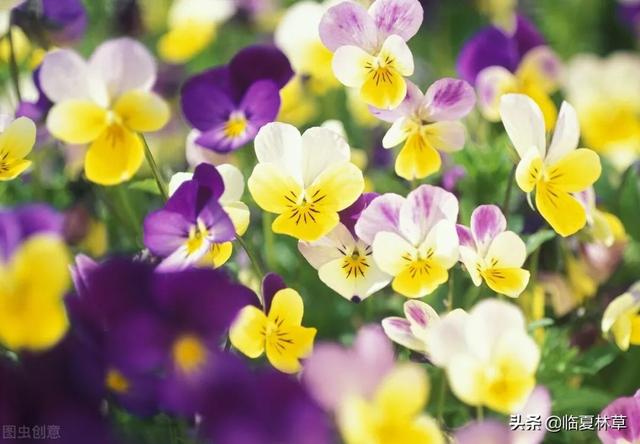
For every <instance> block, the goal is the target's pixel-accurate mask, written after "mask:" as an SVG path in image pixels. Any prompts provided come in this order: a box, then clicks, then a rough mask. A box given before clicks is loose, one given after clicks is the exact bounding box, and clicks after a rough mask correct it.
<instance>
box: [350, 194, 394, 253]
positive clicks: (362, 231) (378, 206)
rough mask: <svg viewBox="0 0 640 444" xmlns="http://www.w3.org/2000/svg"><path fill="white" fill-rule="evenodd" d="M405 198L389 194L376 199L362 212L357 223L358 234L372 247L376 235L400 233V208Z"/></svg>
mask: <svg viewBox="0 0 640 444" xmlns="http://www.w3.org/2000/svg"><path fill="white" fill-rule="evenodd" d="M403 202H404V198H403V197H402V196H399V195H397V194H393V193H387V194H383V195H382V196H379V197H376V198H375V199H374V200H373V201H372V202H371V203H370V204H369V206H368V207H367V208H366V209H365V210H364V211H363V212H362V214H361V215H360V219H358V222H357V223H356V234H357V235H358V237H359V238H360V239H362V240H363V241H364V242H365V243H367V244H369V245H371V244H372V243H373V239H374V238H375V237H376V234H378V233H380V232H382V231H388V232H391V233H398V234H399V229H400V208H401V207H402V204H403Z"/></svg>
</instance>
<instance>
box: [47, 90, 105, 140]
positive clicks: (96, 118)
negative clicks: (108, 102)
mask: <svg viewBox="0 0 640 444" xmlns="http://www.w3.org/2000/svg"><path fill="white" fill-rule="evenodd" d="M107 125H108V116H107V111H106V110H105V109H104V108H101V107H100V106H98V105H96V104H95V103H93V102H91V101H89V100H66V101H64V102H61V103H58V104H57V105H55V106H54V107H53V108H51V111H49V117H48V118H47V129H48V130H49V132H50V133H51V134H52V135H53V136H54V137H55V138H57V139H60V140H62V141H63V142H66V143H75V144H80V143H89V142H92V141H94V140H96V139H97V138H98V137H100V135H102V134H103V132H104V131H105V130H106V129H107Z"/></svg>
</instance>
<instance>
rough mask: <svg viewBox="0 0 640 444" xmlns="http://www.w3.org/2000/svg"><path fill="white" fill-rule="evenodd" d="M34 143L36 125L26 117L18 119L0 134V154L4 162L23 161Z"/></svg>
mask: <svg viewBox="0 0 640 444" xmlns="http://www.w3.org/2000/svg"><path fill="white" fill-rule="evenodd" d="M35 142H36V125H35V124H34V123H33V122H32V121H31V120H30V119H28V118H26V117H18V118H17V119H16V120H14V121H13V122H11V123H9V125H8V126H7V127H6V128H4V130H3V131H2V132H1V133H0V153H2V154H3V155H4V156H6V158H3V159H6V160H10V159H23V158H25V157H26V156H27V155H28V154H29V153H30V152H31V150H32V149H33V145H34V144H35Z"/></svg>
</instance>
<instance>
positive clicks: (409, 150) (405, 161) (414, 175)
mask: <svg viewBox="0 0 640 444" xmlns="http://www.w3.org/2000/svg"><path fill="white" fill-rule="evenodd" d="M475 103H476V96H475V93H474V92H473V88H472V87H471V85H469V84H468V83H467V82H465V81H464V80H457V79H451V78H445V79H440V80H438V81H436V82H435V83H433V84H432V85H431V86H430V87H429V88H428V89H427V92H426V93H425V94H423V93H422V92H421V91H420V89H419V88H418V87H417V86H416V85H414V84H413V83H411V82H410V81H407V95H406V97H405V99H404V100H403V101H402V103H401V104H400V105H399V106H398V107H397V108H395V109H393V110H390V111H389V110H381V109H376V108H372V109H371V112H372V113H373V114H374V115H375V116H376V117H378V118H379V119H381V120H384V121H386V122H391V123H392V125H391V128H389V130H388V131H387V133H386V134H385V136H384V138H383V139H382V146H383V147H384V148H393V147H394V146H396V145H399V144H401V143H403V142H404V145H403V146H402V150H400V153H399V154H398V157H397V158H396V165H395V170H396V174H397V175H398V176H400V177H402V178H404V179H407V180H413V179H423V178H425V177H427V176H429V175H431V174H433V173H437V172H438V171H439V170H440V165H441V163H442V162H441V159H440V152H441V151H442V152H444V153H450V152H454V151H459V150H461V149H462V148H463V146H464V141H465V128H464V125H463V124H462V123H461V122H460V119H462V118H463V117H465V116H466V115H467V114H469V112H470V111H471V110H472V109H473V106H474V105H475Z"/></svg>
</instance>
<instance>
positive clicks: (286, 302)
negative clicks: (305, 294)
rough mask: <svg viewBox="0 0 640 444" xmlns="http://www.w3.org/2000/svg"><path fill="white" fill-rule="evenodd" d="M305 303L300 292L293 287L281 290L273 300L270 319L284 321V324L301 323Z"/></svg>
mask: <svg viewBox="0 0 640 444" xmlns="http://www.w3.org/2000/svg"><path fill="white" fill-rule="evenodd" d="M303 312H304V304H303V302H302V298H301V297H300V294H299V293H298V292H297V291H295V290H293V289H291V288H285V289H283V290H279V291H278V292H277V293H276V294H275V295H274V296H273V301H272V302H271V309H270V310H269V315H268V319H269V320H270V321H272V322H276V323H278V322H280V321H281V322H282V325H298V326H299V325H300V324H301V323H302V315H303Z"/></svg>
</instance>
